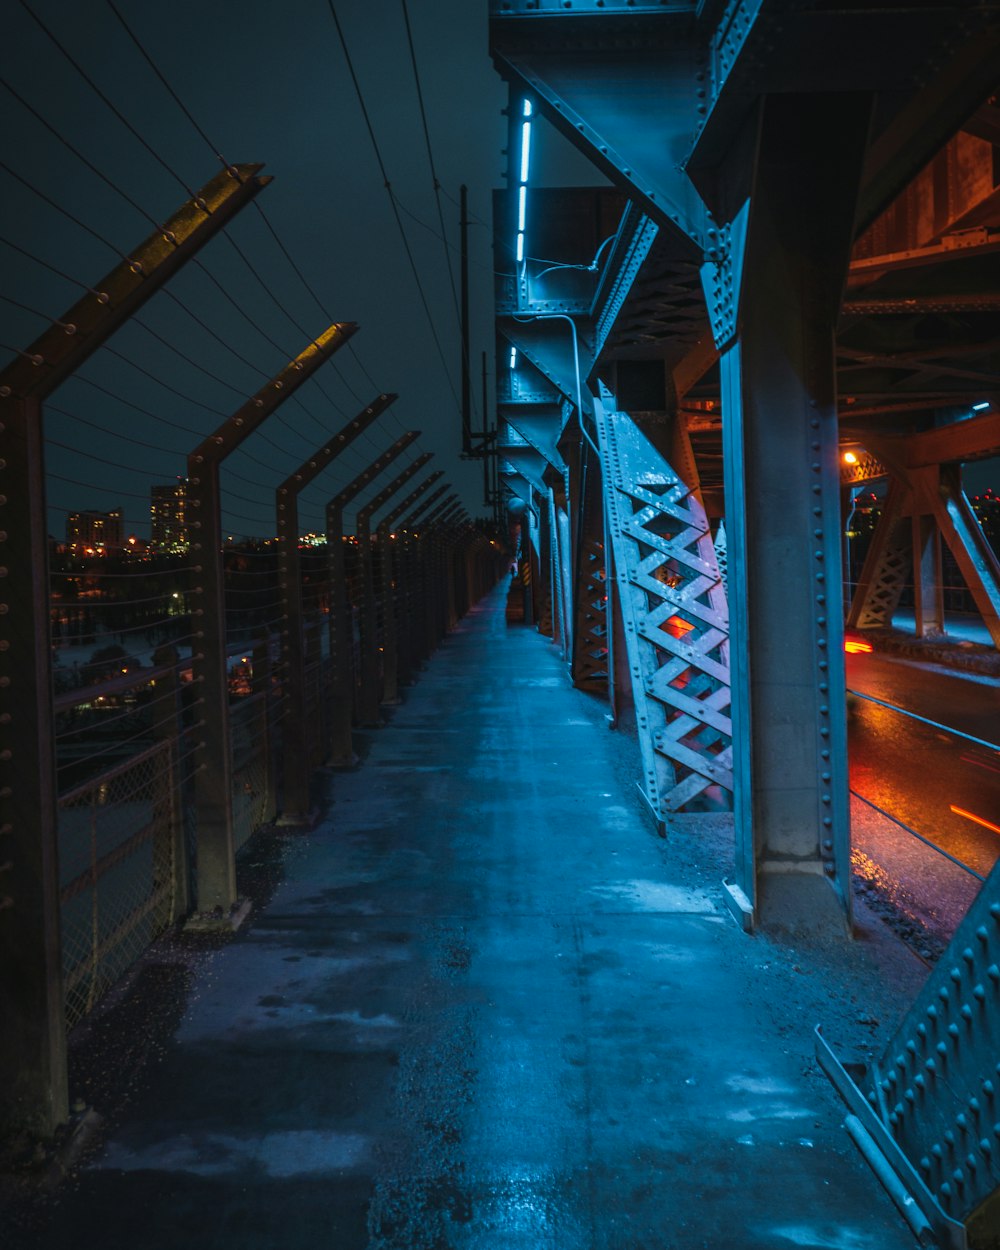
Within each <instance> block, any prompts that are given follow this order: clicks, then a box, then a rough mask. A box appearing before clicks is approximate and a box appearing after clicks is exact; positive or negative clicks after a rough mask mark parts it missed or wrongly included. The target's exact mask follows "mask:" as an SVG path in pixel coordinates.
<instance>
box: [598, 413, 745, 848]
mask: <svg viewBox="0 0 1000 1250" xmlns="http://www.w3.org/2000/svg"><path fill="white" fill-rule="evenodd" d="M597 407H598V412H597V425H598V434H599V440H600V446H601V458H602V463H603V469H604V494H605V508H606V510H607V517H608V528H609V531H610V534H611V541H612V546H613V551H614V565H615V579H616V583H617V585H616V587H615V590H616V593H617V594H618V597H619V603H620V607H621V613H622V619H623V622H624V626H625V645H626V650H627V653H628V665H629V670H630V674H631V680H632V692H633V698H634V701H635V713H636V723H637V727H638V733H639V743H640V747H641V751H642V762H643V783H642V786H641V788H642V790H643V793H644V794H645V796H646V799H647V801H648V803H649V806H650V808H651V809H652V811H653V814H654V817H655V819H656V820H657V823H658V825H660V826H661V827H663V826H665V824H666V818H667V815H668V814H669V813H672V812H679V811H683V810H685V809H687V810H695V809H696V804H697V801H698V800H699V799H701V798H702V797H703V796H704V795H705V792H706V791H707V790H709V789H710V788H713V789H716V790H722V791H730V792H731V791H732V786H733V779H732V724H731V720H730V711H729V708H730V680H729V613H728V607H727V604H726V595H725V590H724V588H723V585H722V578H721V576H720V572H719V566H718V562H717V560H716V555H715V549H714V547H713V544H712V535H711V532H710V530H709V526H708V521H707V519H706V517H705V511H704V508H703V507H702V505H701V503H700V501H699V499H698V497H697V495H696V494H694V493H693V492H692V491H691V490H690V489H689V487H688V486H687V485H686V484H685V483H684V482H683V481H682V480H681V479H680V477H678V475H677V474H676V473H675V472H674V470H673V469H672V468H671V467H670V465H669V464H667V462H666V461H665V460H664V459H663V457H662V456H660V454H659V453H658V452H657V451H656V449H655V448H654V447H653V446H652V444H651V443H650V442H649V441H648V440H647V439H646V438H645V437H644V436H643V435H642V434H641V433H640V431H639V430H638V428H637V427H636V425H635V423H634V422H633V421H632V419H631V418H630V417H629V416H628V415H627V414H626V413H620V412H614V411H612V410H611V404H610V397H606V399H605V403H604V405H603V409H602V406H601V405H600V404H599V405H598V406H597Z"/></svg>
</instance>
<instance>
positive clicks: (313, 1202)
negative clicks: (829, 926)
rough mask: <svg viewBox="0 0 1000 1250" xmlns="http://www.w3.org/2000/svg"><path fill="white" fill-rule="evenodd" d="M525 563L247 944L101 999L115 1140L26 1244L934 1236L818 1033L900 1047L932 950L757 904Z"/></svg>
mask: <svg viewBox="0 0 1000 1250" xmlns="http://www.w3.org/2000/svg"><path fill="white" fill-rule="evenodd" d="M504 591H505V587H504V586H501V587H499V588H497V589H496V590H495V591H494V592H492V593H491V595H489V596H488V597H487V598H486V599H485V600H484V601H483V602H482V603H481V604H480V605H479V606H478V607H476V608H474V609H473V610H472V611H471V612H470V614H469V615H468V616H467V617H466V618H465V619H464V620H463V621H462V622H461V623H460V625H459V627H458V628H457V629H456V630H455V631H454V632H453V633H452V634H451V635H449V637H448V638H447V639H446V640H445V642H444V644H443V645H442V647H441V648H440V650H439V651H438V652H437V654H436V655H435V657H434V658H433V660H432V661H431V663H430V665H429V667H428V668H427V670H426V671H425V673H424V674H423V675H422V677H421V679H420V681H419V682H418V684H417V685H416V686H415V687H413V688H412V689H411V690H409V691H408V692H407V698H406V700H405V702H404V704H403V705H402V706H401V707H399V708H397V709H396V710H395V711H394V713H393V714H392V718H391V723H390V724H389V726H388V727H386V728H384V729H382V730H380V731H376V732H374V733H373V734H372V735H371V745H370V750H368V751H367V753H366V758H365V759H364V762H363V764H362V766H361V767H360V768H359V769H358V770H356V771H354V772H351V773H347V774H338V775H336V776H334V777H332V778H330V779H329V791H330V797H331V799H332V801H331V803H330V805H329V806H328V808H327V811H326V816H325V818H324V819H323V821H322V823H321V824H320V825H319V826H318V827H317V828H316V829H315V830H314V831H313V832H312V833H311V834H309V835H301V834H289V835H285V837H284V838H283V839H282V840H280V845H278V844H276V845H278V851H279V854H278V858H279V861H280V872H279V877H280V879H279V880H278V881H277V883H276V884H275V886H274V889H273V894H272V897H271V898H270V899H269V901H267V902H266V903H265V904H264V905H262V906H261V907H259V908H257V909H256V910H255V911H254V913H253V915H252V917H251V919H250V921H249V923H248V925H247V927H245V929H244V930H243V931H241V932H240V933H239V934H238V935H237V937H236V938H235V940H233V941H232V942H231V943H230V944H229V945H227V946H224V947H220V948H217V949H204V948H201V949H199V948H190V947H184V946H179V945H176V944H170V943H167V944H165V945H161V946H159V947H157V948H154V949H153V950H152V951H151V952H150V954H149V956H148V957H147V959H146V961H145V964H144V965H143V970H142V971H141V972H140V974H139V976H138V977H137V978H136V979H135V981H134V983H133V986H134V988H133V992H132V994H131V997H130V995H129V994H125V995H121V994H119V995H117V996H113V1001H112V1003H111V1005H110V1006H109V1007H108V1008H106V1009H105V1013H104V1015H103V1016H102V1014H101V1013H100V1012H99V1013H98V1015H97V1018H96V1019H95V1020H94V1022H93V1023H92V1024H91V1025H90V1026H89V1027H90V1036H89V1039H85V1045H84V1046H83V1050H84V1052H85V1054H86V1056H89V1058H87V1057H85V1058H84V1059H82V1060H81V1059H80V1058H79V1056H78V1057H77V1058H76V1059H75V1060H74V1065H75V1073H76V1075H75V1078H74V1079H75V1084H76V1088H75V1089H74V1090H73V1091H72V1093H73V1095H74V1096H82V1097H83V1098H84V1099H86V1100H87V1101H91V1102H94V1103H97V1104H100V1105H98V1106H97V1110H98V1111H103V1112H104V1113H105V1114H106V1115H107V1116H108V1119H107V1121H106V1126H105V1130H104V1132H103V1134H102V1140H101V1141H100V1143H99V1147H98V1148H97V1149H96V1150H95V1151H94V1153H93V1154H92V1155H91V1156H90V1157H89V1158H88V1159H87V1160H86V1161H85V1163H84V1165H83V1166H82V1167H81V1168H80V1169H79V1170H78V1171H77V1172H76V1173H74V1174H73V1175H72V1176H71V1177H70V1178H69V1179H68V1180H67V1181H66V1182H65V1183H64V1184H63V1185H62V1187H60V1188H59V1189H58V1190H56V1191H55V1192H54V1193H53V1194H52V1195H50V1196H49V1197H48V1198H46V1199H45V1201H44V1202H43V1203H42V1206H41V1209H40V1210H35V1211H34V1212H33V1213H30V1214H29V1215H25V1214H24V1213H23V1212H21V1213H20V1219H19V1222H18V1225H17V1227H16V1228H15V1230H14V1232H13V1235H9V1234H8V1235H5V1238H4V1241H5V1245H6V1246H8V1247H9V1248H11V1250H12V1248H13V1247H15V1246H17V1247H28V1246H31V1247H39V1246H45V1247H48V1248H50V1250H55V1248H56V1247H63V1246H65V1247H71V1246H84V1245H96V1244H100V1245H101V1246H102V1247H104V1248H105V1250H125V1248H126V1247H128V1248H129V1250H132V1248H133V1247H135V1246H142V1247H144V1250H158V1248H160V1247H163V1248H166V1247H171V1250H173V1247H176V1246H179V1245H181V1246H190V1247H195V1248H206V1250H207V1248H209V1247H212V1248H214V1247H223V1246H226V1247H230V1246H240V1247H241V1248H242V1250H257V1248H259V1250H264V1248H265V1247H266V1248H267V1250H273V1248H274V1247H279V1246H280V1247H282V1250H297V1248H298V1247H306V1246H309V1247H314V1246H317V1245H322V1246H329V1247H335V1248H336V1250H439V1248H441V1247H455V1248H456V1250H459V1248H461V1250H473V1248H476V1250H518V1248H519V1247H524V1248H525V1250H527V1248H528V1247H530V1248H531V1250H542V1248H548V1247H551V1248H552V1250H667V1248H671V1250H696V1248H699V1247H712V1250H717V1248H718V1247H721V1246H725V1247H727V1250H780V1248H781V1247H783V1246H796V1247H837V1248H838V1250H910V1247H912V1244H913V1239H912V1236H911V1235H910V1233H909V1230H908V1229H907V1227H906V1225H905V1224H904V1222H903V1220H902V1219H901V1217H900V1216H899V1215H898V1214H897V1212H896V1210H895V1208H894V1207H893V1206H892V1204H891V1202H890V1201H889V1199H888V1198H887V1197H886V1196H885V1194H884V1193H883V1192H882V1190H881V1189H880V1188H879V1186H878V1184H877V1183H876V1182H875V1181H874V1179H873V1178H872V1176H871V1174H870V1173H869V1171H868V1169H867V1168H866V1166H865V1165H864V1163H863V1162H862V1160H861V1158H860V1156H858V1155H857V1154H856V1152H855V1150H854V1147H853V1146H852V1144H851V1143H850V1141H849V1139H848V1137H847V1135H846V1133H845V1132H844V1130H843V1128H842V1127H841V1126H842V1121H843V1118H844V1108H843V1107H842V1106H841V1104H840V1103H839V1101H838V1100H837V1098H836V1096H835V1094H834V1092H833V1090H832V1087H831V1086H830V1085H829V1084H828V1082H827V1081H826V1078H825V1077H824V1076H823V1075H822V1074H821V1073H820V1072H819V1070H818V1069H817V1067H816V1065H815V1063H814V1061H813V1059H812V1052H813V1042H812V1036H811V1032H812V1029H813V1027H814V1026H815V1025H816V1024H817V1023H823V1025H824V1031H825V1033H826V1035H827V1036H828V1038H829V1039H830V1040H831V1042H832V1043H833V1044H834V1046H835V1047H836V1048H838V1049H839V1050H841V1051H842V1052H843V1051H846V1052H852V1051H855V1050H859V1051H862V1052H864V1053H878V1052H879V1050H880V1049H881V1046H882V1045H883V1038H884V1037H886V1036H889V1035H890V1034H891V1031H892V1029H893V1028H894V1026H895V1024H896V1021H897V1018H898V1017H899V1015H901V1014H902V1012H903V1010H904V1009H905V1006H906V1005H907V1003H908V1002H909V999H910V998H911V997H912V995H913V994H914V992H915V990H916V988H917V986H918V985H919V984H920V982H921V981H922V979H923V976H924V973H925V970H924V969H923V968H922V967H920V966H919V965H918V964H917V962H916V960H915V959H914V958H913V957H912V956H910V955H909V954H908V953H907V952H906V951H904V950H903V949H902V948H900V947H898V946H896V945H894V944H893V942H892V940H891V939H890V937H889V935H888V933H887V932H886V931H885V930H884V929H883V928H882V927H881V926H879V924H878V923H877V922H873V921H872V920H871V918H870V917H869V915H868V914H867V913H866V911H865V909H864V908H863V907H862V908H861V912H860V927H859V930H858V935H857V940H856V941H854V942H852V943H851V942H847V941H844V940H841V939H839V938H836V937H833V938H825V939H823V940H817V939H815V938H806V937H804V936H797V935H793V934H788V933H785V934H782V933H780V932H778V933H771V934H767V935H759V936H756V937H752V938H751V937H747V936H745V935H743V934H742V933H741V932H739V931H738V930H737V928H736V926H735V924H734V923H733V921H732V920H731V919H730V918H729V915H728V912H727V911H726V909H725V907H724V905H723V903H722V898H721V878H722V875H723V874H724V872H725V871H726V862H727V857H728V856H730V855H731V831H730V830H728V829H727V824H726V821H725V819H724V818H719V817H709V818H702V819H700V820H699V818H687V820H686V823H685V824H684V825H683V827H682V828H681V829H680V830H678V831H677V832H675V833H674V834H673V835H672V836H671V837H670V838H669V839H668V840H667V841H666V842H664V841H661V840H659V839H657V838H656V837H655V836H654V835H653V833H652V832H651V830H650V828H649V827H648V825H647V824H646V823H645V820H644V816H643V809H642V805H641V803H640V801H639V799H638V796H637V794H636V791H635V786H634V767H635V764H634V758H633V750H632V747H631V744H629V743H628V742H627V741H625V740H623V739H622V738H620V737H619V735H617V734H614V733H609V731H608V729H607V726H606V721H605V709H604V706H603V704H601V703H600V702H598V701H596V700H594V699H591V698H589V697H588V696H586V695H584V694H582V693H580V692H579V691H576V690H574V689H573V688H572V687H571V686H570V685H569V683H568V682H567V681H566V679H565V676H564V674H563V671H562V665H561V662H560V660H559V658H558V656H557V655H556V653H555V650H554V649H553V647H552V646H551V644H550V643H548V642H547V641H546V640H545V639H544V638H542V637H541V636H539V635H538V634H537V633H536V632H535V631H533V630H530V629H526V628H524V627H521V626H513V625H512V626H508V625H507V624H506V623H505V618H504ZM274 836H275V837H276V836H277V835H274ZM256 854H257V855H258V856H261V857H263V856H264V852H261V851H257V852H256ZM144 986H146V987H148V986H152V987H155V988H157V990H158V993H159V994H160V998H159V1000H158V1001H156V1000H150V1001H149V1002H148V1003H147V1004H146V1005H144V1004H143V1001H142V995H143V994H144V993H148V990H145V989H144ZM116 1013H117V1017H116ZM171 1014H172V1015H173V1016H174V1017H175V1020H174V1024H173V1026H172V1027H171V1028H169V1029H168V1028H166V1027H165V1026H164V1025H163V1024H162V1023H161V1024H160V1025H154V1024H151V1023H149V1022H150V1021H155V1020H156V1019H160V1020H162V1019H163V1018H164V1016H170V1015H171ZM126 1019H128V1020H131V1021H132V1024H131V1025H130V1035H129V1036H128V1037H127V1038H123V1036H122V1029H121V1027H120V1026H121V1024H122V1023H123V1022H124V1021H125V1020H126ZM136 1021H139V1022H140V1024H138V1025H136V1023H135V1022H136ZM142 1022H145V1023H142ZM103 1035H108V1036H114V1037H116V1038H117V1041H116V1042H115V1047H116V1049H114V1050H110V1051H107V1052H106V1053H103V1054H102V1052H101V1045H100V1038H101V1037H102V1036H103ZM77 1049H79V1047H78V1048H77ZM88 1064H89V1065H90V1066H89V1069H88ZM109 1068H114V1069H116V1070H115V1071H112V1072H109ZM116 1083H117V1085H116ZM116 1088H117V1090H118V1094H119V1095H120V1096H119V1097H118V1101H117V1103H116V1102H115V1097H114V1096H113V1091H114V1090H115V1089H116ZM123 1089H124V1093H122V1090H123ZM102 1091H103V1092H102Z"/></svg>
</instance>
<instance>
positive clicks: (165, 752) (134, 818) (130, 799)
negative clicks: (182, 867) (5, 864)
mask: <svg viewBox="0 0 1000 1250" xmlns="http://www.w3.org/2000/svg"><path fill="white" fill-rule="evenodd" d="M176 780H177V764H176V744H175V742H171V741H164V742H160V743H157V744H156V745H154V746H151V747H149V748H148V749H147V750H145V751H142V752H141V753H139V754H138V755H135V756H133V757H132V758H131V759H129V760H127V761H126V762H125V763H123V764H119V765H117V766H116V767H114V768H111V769H109V770H107V771H106V772H104V773H102V774H101V775H100V776H98V777H94V778H92V779H91V780H89V781H87V782H85V783H84V784H83V785H80V786H78V787H77V788H76V789H74V790H71V791H70V792H69V793H68V794H64V795H62V796H61V797H60V799H59V866H60V882H59V884H60V904H61V924H62V962H63V976H64V984H65V1002H66V1020H67V1024H68V1025H70V1026H72V1025H73V1024H75V1023H76V1022H77V1021H78V1020H80V1019H81V1018H82V1017H83V1016H84V1015H85V1014H86V1013H87V1012H88V1011H89V1010H90V1009H91V1007H93V1005H94V1003H95V1002H96V1001H97V999H98V998H99V997H100V996H101V994H103V993H104V991H105V990H106V989H107V988H108V987H109V986H111V985H113V984H114V982H115V981H116V980H118V978H119V977H120V976H121V975H122V974H123V973H124V972H125V971H126V970H127V969H128V968H129V967H130V966H131V965H132V964H133V963H134V962H135V960H136V959H138V957H139V956H140V955H141V954H142V952H143V951H144V950H145V949H146V947H147V946H148V945H149V943H150V942H151V941H152V940H153V938H154V937H156V935H157V934H158V933H160V932H162V930H163V929H165V928H166V927H167V925H169V924H170V922H171V921H172V920H173V919H174V917H175V915H176V911H177V881H178V872H177V869H178V867H179V865H178V862H177V859H178V853H179V812H178V807H177V794H178V789H177V784H176Z"/></svg>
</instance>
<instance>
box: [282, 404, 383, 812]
mask: <svg viewBox="0 0 1000 1250" xmlns="http://www.w3.org/2000/svg"><path fill="white" fill-rule="evenodd" d="M397 398H398V397H397V396H396V395H388V394H387V395H379V396H378V397H377V398H375V399H374V400H372V402H371V403H370V404H369V405H368V407H367V408H365V409H364V410H363V411H362V412H360V413H358V415H357V416H356V417H355V418H354V420H353V421H349V422H348V423H347V424H346V425H345V426H343V428H342V429H340V430H339V431H338V433H337V434H335V435H334V436H333V438H331V439H329V440H328V441H327V442H326V443H324V444H323V446H322V447H320V448H319V449H318V450H317V451H315V452H314V453H313V454H312V455H311V456H310V457H309V459H308V460H306V461H304V462H303V463H302V464H301V465H299V467H298V469H296V471H295V472H294V473H292V474H290V475H289V476H288V477H287V478H286V479H285V481H284V482H282V484H281V485H280V486H279V487H278V489H277V491H276V492H275V512H276V516H277V528H278V572H279V586H280V591H281V613H282V617H283V621H284V624H283V628H282V638H281V650H282V659H283V662H284V669H285V682H286V687H285V690H286V693H285V709H286V715H285V725H284V736H283V742H284V752H283V757H284V781H283V785H282V796H281V797H282V807H283V811H282V814H281V816H280V817H279V822H278V823H279V824H282V825H305V826H307V827H308V826H310V825H312V824H313V823H314V822H315V813H314V812H312V811H310V801H309V775H310V773H311V771H312V769H311V766H310V764H311V761H310V752H309V751H308V750H307V749H306V740H307V735H306V727H305V723H304V721H305V697H306V691H305V683H306V673H305V655H304V650H303V647H304V639H303V631H304V627H305V622H304V613H303V608H302V575H301V563H302V562H301V560H300V558H299V494H300V493H301V491H302V490H303V489H304V488H305V487H306V486H308V485H309V484H310V482H313V481H314V480H315V479H316V478H317V477H318V476H319V474H320V473H322V472H323V470H324V469H326V468H327V467H328V466H329V465H331V464H332V463H333V462H334V460H335V459H336V458H337V457H338V456H339V455H340V454H341V452H343V451H344V450H346V448H348V447H349V446H350V445H351V443H352V442H353V441H354V440H355V439H356V438H357V437H358V435H360V434H362V433H363V432H364V431H365V430H366V429H367V428H368V427H369V426H370V425H371V424H372V422H373V421H375V420H376V419H377V418H378V417H380V416H381V415H382V413H383V412H385V410H386V409H387V408H388V407H389V405H390V404H392V403H393V402H394V401H395V400H396V399H397Z"/></svg>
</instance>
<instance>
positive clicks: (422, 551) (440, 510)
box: [414, 493, 458, 666]
mask: <svg viewBox="0 0 1000 1250" xmlns="http://www.w3.org/2000/svg"><path fill="white" fill-rule="evenodd" d="M457 502H458V495H457V494H455V493H452V494H450V495H448V496H447V498H446V499H445V500H444V501H443V502H442V503H440V504H438V506H437V507H436V508H434V509H433V511H431V512H430V513H428V515H427V516H426V517H425V518H424V519H423V521H422V522H421V523H420V536H419V538H417V541H416V550H415V553H414V554H415V564H416V577H415V582H416V606H415V610H414V617H415V619H416V620H417V621H419V628H417V629H416V630H414V639H415V650H414V665H415V666H419V665H422V664H424V663H425V662H426V660H427V657H428V656H429V655H430V653H431V652H432V651H433V650H434V642H435V639H434V619H435V618H434V578H435V576H436V573H435V564H434V551H435V541H434V528H435V526H436V525H437V524H438V522H439V520H440V518H441V517H442V516H444V515H445V513H446V512H450V511H451V509H452V508H453V507H454V506H455V505H456V503H457Z"/></svg>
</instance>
